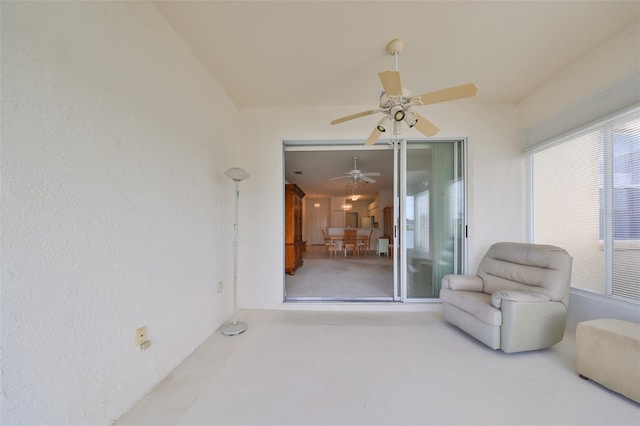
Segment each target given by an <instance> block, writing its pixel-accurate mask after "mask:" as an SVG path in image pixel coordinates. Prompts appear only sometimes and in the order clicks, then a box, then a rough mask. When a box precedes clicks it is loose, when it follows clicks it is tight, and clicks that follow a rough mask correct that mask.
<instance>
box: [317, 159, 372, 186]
mask: <svg viewBox="0 0 640 426" xmlns="http://www.w3.org/2000/svg"><path fill="white" fill-rule="evenodd" d="M357 162H358V157H357V156H354V157H353V170H351V171H350V172H345V173H344V176H338V177H334V178H331V179H329V180H338V179H350V180H351V181H352V182H354V183H355V182H360V181H362V182H368V183H375V181H376V180H375V179H372V178H371V177H370V176H382V175H381V174H380V173H379V172H369V173H363V172H362V170H358V163H357Z"/></svg>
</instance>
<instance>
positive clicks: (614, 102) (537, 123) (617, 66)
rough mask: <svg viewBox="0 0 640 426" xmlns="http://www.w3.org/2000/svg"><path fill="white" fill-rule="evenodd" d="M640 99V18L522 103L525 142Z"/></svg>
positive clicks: (520, 112) (560, 131)
mask: <svg viewBox="0 0 640 426" xmlns="http://www.w3.org/2000/svg"><path fill="white" fill-rule="evenodd" d="M638 102H640V20H639V21H636V22H635V23H634V24H632V25H630V26H628V27H626V28H624V29H622V30H621V31H620V32H618V33H617V34H615V35H614V36H612V37H611V38H610V39H608V40H606V41H605V42H604V43H602V44H601V45H599V46H597V47H595V48H594V49H593V50H592V51H591V52H589V53H588V54H587V55H585V56H584V57H582V58H580V59H579V60H578V61H576V62H575V63H574V64H572V65H571V66H569V67H567V68H566V69H564V70H562V71H561V72H560V73H558V74H557V75H556V76H554V77H553V78H552V79H550V80H549V81H547V82H545V83H544V84H543V85H541V86H540V87H538V88H537V89H536V90H535V91H534V92H533V93H531V94H529V95H528V96H527V97H526V98H525V99H523V100H522V101H521V102H520V104H519V105H518V122H519V125H520V127H521V128H522V129H523V130H524V137H523V142H524V144H525V146H533V145H535V144H536V143H540V142H543V141H544V140H546V139H549V138H552V137H556V136H558V135H561V134H563V133H566V132H568V131H570V130H572V129H575V128H576V127H579V126H582V125H585V124H587V123H589V122H591V121H593V120H596V119H600V118H601V117H603V116H605V115H607V114H611V113H613V112H615V111H618V110H620V109H623V108H627V107H629V106H630V105H633V104H635V103H638Z"/></svg>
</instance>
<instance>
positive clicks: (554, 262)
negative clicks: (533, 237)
mask: <svg viewBox="0 0 640 426" xmlns="http://www.w3.org/2000/svg"><path fill="white" fill-rule="evenodd" d="M571 263H572V258H571V256H570V255H569V253H567V251H566V250H564V249H562V248H560V247H555V246H550V245H542V244H527V243H509V242H502V243H496V244H494V245H492V246H491V247H490V248H489V250H488V251H487V254H485V256H484V258H483V259H482V261H481V262H480V265H479V266H478V276H479V277H480V278H481V279H482V281H483V283H484V287H483V292H484V293H487V294H492V293H493V292H495V291H498V290H520V291H531V292H534V293H542V294H545V295H547V296H549V297H550V298H551V300H553V301H556V302H562V303H563V304H564V305H565V306H566V305H567V304H568V301H569V284H570V282H571Z"/></svg>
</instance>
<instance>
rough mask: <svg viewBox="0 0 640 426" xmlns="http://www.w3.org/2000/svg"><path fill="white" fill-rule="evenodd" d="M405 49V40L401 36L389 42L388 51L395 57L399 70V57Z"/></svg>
mask: <svg viewBox="0 0 640 426" xmlns="http://www.w3.org/2000/svg"><path fill="white" fill-rule="evenodd" d="M403 50H404V40H403V39H401V38H394V39H393V40H391V41H390V42H389V43H387V53H388V54H389V55H392V56H393V58H394V59H395V65H396V69H395V71H398V57H399V56H400V53H401V52H402V51H403Z"/></svg>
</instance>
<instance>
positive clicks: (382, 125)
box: [377, 117, 389, 132]
mask: <svg viewBox="0 0 640 426" xmlns="http://www.w3.org/2000/svg"><path fill="white" fill-rule="evenodd" d="M387 121H389V119H388V118H387V117H382V118H381V119H380V121H379V122H378V126H377V129H378V130H380V132H386V131H387V128H386V127H385V124H386V122H387Z"/></svg>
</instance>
